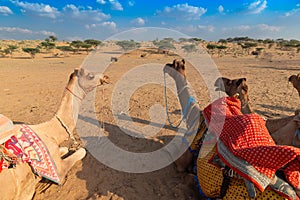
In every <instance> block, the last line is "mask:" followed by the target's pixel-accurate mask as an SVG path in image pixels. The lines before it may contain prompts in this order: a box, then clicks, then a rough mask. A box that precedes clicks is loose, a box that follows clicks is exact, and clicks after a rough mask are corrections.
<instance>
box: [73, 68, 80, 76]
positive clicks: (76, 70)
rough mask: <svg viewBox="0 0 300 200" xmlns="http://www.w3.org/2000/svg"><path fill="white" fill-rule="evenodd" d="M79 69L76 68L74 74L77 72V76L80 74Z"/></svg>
mask: <svg viewBox="0 0 300 200" xmlns="http://www.w3.org/2000/svg"><path fill="white" fill-rule="evenodd" d="M79 70H80V69H79V68H75V69H74V74H75V75H76V76H78V75H79Z"/></svg>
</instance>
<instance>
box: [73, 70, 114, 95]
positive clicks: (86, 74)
mask: <svg viewBox="0 0 300 200" xmlns="http://www.w3.org/2000/svg"><path fill="white" fill-rule="evenodd" d="M75 77H76V78H77V79H78V84H79V86H80V87H81V88H82V89H83V91H84V92H85V93H89V92H91V91H92V90H93V89H94V88H96V87H97V86H100V85H104V84H108V83H109V77H108V76H107V75H104V74H101V73H93V72H90V71H88V70H87V69H84V68H79V69H75V70H74V72H73V73H72V74H71V79H74V78H75Z"/></svg>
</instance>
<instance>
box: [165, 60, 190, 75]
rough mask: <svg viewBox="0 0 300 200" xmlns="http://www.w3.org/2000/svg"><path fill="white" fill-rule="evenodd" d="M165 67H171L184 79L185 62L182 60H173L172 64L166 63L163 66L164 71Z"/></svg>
mask: <svg viewBox="0 0 300 200" xmlns="http://www.w3.org/2000/svg"><path fill="white" fill-rule="evenodd" d="M167 67H172V68H173V69H175V70H176V71H178V72H179V73H180V74H181V75H182V76H183V77H184V78H186V72H185V60H184V59H181V60H180V59H175V60H173V63H168V64H166V66H165V69H166V68H167Z"/></svg>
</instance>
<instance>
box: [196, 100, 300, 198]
mask: <svg viewBox="0 0 300 200" xmlns="http://www.w3.org/2000/svg"><path fill="white" fill-rule="evenodd" d="M215 103H217V105H216V107H214V108H212V106H211V105H210V106H208V107H207V108H205V109H204V110H203V113H202V114H201V117H200V119H201V120H200V121H204V122H205V123H203V122H202V123H200V124H201V126H199V131H198V133H197V135H196V136H194V141H193V142H192V143H190V144H191V145H190V149H191V150H193V152H196V154H197V155H196V160H195V165H196V167H195V170H196V171H195V174H196V179H197V180H198V187H199V191H200V194H202V196H205V197H208V198H221V199H240V198H244V199H247V198H255V199H274V198H276V199H299V198H298V197H297V195H296V193H295V190H294V188H297V187H298V184H299V182H298V181H297V180H298V179H296V178H297V177H299V169H298V168H299V167H298V166H299V164H298V163H299V159H298V158H299V155H300V152H299V150H298V149H296V148H294V147H289V146H276V145H275V143H274V144H273V141H272V138H271V137H270V136H269V134H268V133H267V134H266V132H265V131H264V130H266V129H265V128H264V127H265V126H264V124H263V121H261V119H260V118H259V116H255V115H253V116H252V115H242V114H241V113H240V112H239V110H240V107H239V106H240V105H239V103H240V102H238V100H236V99H232V98H222V99H219V100H218V101H216V102H215ZM218 106H219V107H218ZM221 107H223V108H221ZM222 109H224V110H223V111H222V112H219V111H220V110H222ZM216 111H217V112H216ZM213 112H215V113H213ZM224 112H225V113H224ZM218 114H220V115H219V117H221V116H222V117H223V120H225V121H223V122H222V123H223V124H222V123H219V122H221V120H219V119H220V118H218V119H213V118H216V117H218ZM203 115H204V117H203ZM224 115H225V116H228V118H226V119H225V118H224ZM212 121H213V122H214V123H210V122H212ZM258 122H261V123H262V124H258ZM253 126H254V128H255V130H254V131H253V130H251V129H252V127H253ZM216 133H218V134H219V136H217V134H216ZM199 136H200V137H199ZM216 136H217V138H218V137H219V139H216ZM204 137H205V138H206V139H203V138H204ZM207 138H211V139H207ZM260 148H264V149H265V151H264V152H263V151H262V150H261V149H260ZM246 150H247V152H244V151H246ZM276 151H279V153H278V152H277V153H276ZM199 152H200V153H199ZM266 152H267V153H266ZM281 152H284V154H283V153H281ZM256 153H258V154H261V155H262V156H266V155H269V153H271V154H270V155H271V157H272V158H274V161H273V162H269V161H267V159H266V158H265V159H259V158H260V156H255V154H256ZM198 154H199V155H198ZM293 155H294V156H293ZM283 158H285V159H286V161H287V164H286V165H283V164H282V165H281V163H280V159H283ZM257 163H259V165H257ZM273 167H274V168H276V169H277V170H273ZM275 172H276V174H275ZM277 172H281V174H280V173H277ZM293 187H294V188H293Z"/></svg>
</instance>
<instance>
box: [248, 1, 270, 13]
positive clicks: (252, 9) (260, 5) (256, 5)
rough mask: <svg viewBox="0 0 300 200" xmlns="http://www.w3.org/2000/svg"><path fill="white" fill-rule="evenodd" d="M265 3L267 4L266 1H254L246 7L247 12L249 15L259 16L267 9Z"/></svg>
mask: <svg viewBox="0 0 300 200" xmlns="http://www.w3.org/2000/svg"><path fill="white" fill-rule="evenodd" d="M267 3H268V2H267V0H263V1H261V0H258V1H255V2H253V3H251V4H250V5H249V6H248V12H249V13H250V14H259V13H261V12H262V11H263V10H265V9H266V8H267Z"/></svg>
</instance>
